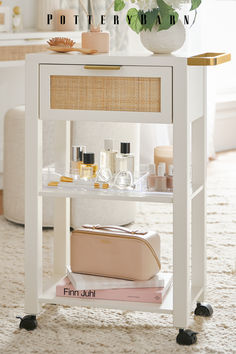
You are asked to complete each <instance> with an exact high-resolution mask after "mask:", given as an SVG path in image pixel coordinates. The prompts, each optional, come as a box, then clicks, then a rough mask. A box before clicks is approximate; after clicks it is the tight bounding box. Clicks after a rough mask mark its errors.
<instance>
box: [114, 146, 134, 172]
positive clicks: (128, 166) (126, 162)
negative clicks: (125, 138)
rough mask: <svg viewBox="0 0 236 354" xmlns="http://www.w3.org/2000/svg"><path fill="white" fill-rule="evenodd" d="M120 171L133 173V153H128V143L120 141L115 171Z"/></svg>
mask: <svg viewBox="0 0 236 354" xmlns="http://www.w3.org/2000/svg"><path fill="white" fill-rule="evenodd" d="M120 171H130V172H131V173H132V174H134V155H133V154H131V153H130V143H120V154H119V155H117V156H116V172H120Z"/></svg>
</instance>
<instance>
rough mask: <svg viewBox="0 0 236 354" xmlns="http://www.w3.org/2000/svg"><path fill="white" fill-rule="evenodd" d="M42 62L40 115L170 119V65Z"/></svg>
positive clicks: (148, 120) (116, 119) (99, 119)
mask: <svg viewBox="0 0 236 354" xmlns="http://www.w3.org/2000/svg"><path fill="white" fill-rule="evenodd" d="M92 59H93V60H94V61H95V62H94V64H93V65H91V64H90V65H85V64H84V65H80V64H78V65H74V64H72V65H71V64H66V65H61V64H60V65H55V64H44V65H40V85H39V87H40V105H39V118H40V119H44V120H47V119H49V120H51V119H52V120H64V119H65V117H66V119H67V120H80V121H97V122H106V121H108V122H112V121H113V122H139V123H163V124H171V123H172V79H173V77H172V76H173V75H172V68H171V67H158V66H157V67H155V66H152V67H149V66H135V65H129V66H128V65H127V66H122V65H120V66H119V65H118V64H116V65H112V64H111V65H101V64H100V65H98V64H97V63H96V56H94V57H92Z"/></svg>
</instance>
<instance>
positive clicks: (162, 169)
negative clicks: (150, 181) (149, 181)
mask: <svg viewBox="0 0 236 354" xmlns="http://www.w3.org/2000/svg"><path fill="white" fill-rule="evenodd" d="M165 173H166V164H165V162H160V163H159V164H158V168H157V178H156V191H158V192H166V189H167V185H166V180H167V178H166V176H165Z"/></svg>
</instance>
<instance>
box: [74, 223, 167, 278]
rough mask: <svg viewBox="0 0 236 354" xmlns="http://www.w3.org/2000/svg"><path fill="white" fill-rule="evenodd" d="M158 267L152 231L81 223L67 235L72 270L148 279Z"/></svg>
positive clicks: (157, 242)
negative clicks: (68, 236)
mask: <svg viewBox="0 0 236 354" xmlns="http://www.w3.org/2000/svg"><path fill="white" fill-rule="evenodd" d="M160 269H161V264H160V236H159V235H158V234H157V233H156V232H154V231H148V232H142V231H137V230H136V231H132V230H129V229H126V228H123V227H119V226H100V225H96V226H92V225H84V226H83V227H82V228H80V229H78V230H75V231H73V232H72V234H71V270H72V272H74V273H83V274H92V275H100V276H103V277H111V278H120V279H127V280H148V279H150V278H152V277H153V276H154V275H155V274H156V273H158V272H159V270H160Z"/></svg>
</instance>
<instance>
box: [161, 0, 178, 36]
mask: <svg viewBox="0 0 236 354" xmlns="http://www.w3.org/2000/svg"><path fill="white" fill-rule="evenodd" d="M157 5H158V7H159V16H160V19H161V24H160V25H159V27H158V31H162V30H167V29H169V28H170V27H171V26H173V25H174V24H175V23H177V22H178V19H179V15H178V13H177V12H176V11H175V10H174V9H173V8H172V7H171V6H169V5H167V4H166V3H165V2H164V1H163V0H157ZM171 18H172V19H173V20H174V21H173V22H171Z"/></svg>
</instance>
